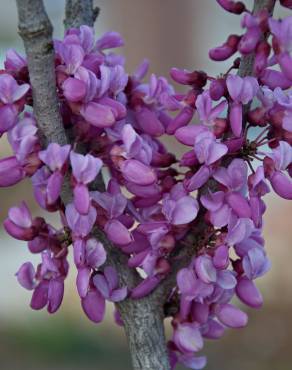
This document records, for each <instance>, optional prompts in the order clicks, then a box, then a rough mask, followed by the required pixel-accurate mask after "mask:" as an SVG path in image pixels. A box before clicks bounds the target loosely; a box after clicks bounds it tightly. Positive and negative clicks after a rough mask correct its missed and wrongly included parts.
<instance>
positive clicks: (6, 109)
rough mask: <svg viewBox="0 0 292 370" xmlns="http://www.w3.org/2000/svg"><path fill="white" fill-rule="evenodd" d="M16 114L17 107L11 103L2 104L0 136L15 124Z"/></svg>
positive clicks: (0, 108) (0, 110)
mask: <svg viewBox="0 0 292 370" xmlns="http://www.w3.org/2000/svg"><path fill="white" fill-rule="evenodd" d="M17 114H18V112H17V109H16V108H15V107H14V106H13V105H3V106H1V107H0V136H2V135H3V134H4V133H5V132H7V131H9V130H10V129H11V128H12V127H13V126H14V125H15V124H16V121H17Z"/></svg>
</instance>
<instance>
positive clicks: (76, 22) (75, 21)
mask: <svg viewBox="0 0 292 370" xmlns="http://www.w3.org/2000/svg"><path fill="white" fill-rule="evenodd" d="M98 13H99V8H97V7H94V6H93V0H67V1H66V7H65V19H64V26H65V28H66V29H67V28H72V27H80V26H82V25H83V24H86V25H87V26H90V27H93V25H94V22H95V20H96V18H97V16H98Z"/></svg>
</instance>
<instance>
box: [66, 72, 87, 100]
mask: <svg viewBox="0 0 292 370" xmlns="http://www.w3.org/2000/svg"><path fill="white" fill-rule="evenodd" d="M62 89H63V94H64V96H65V98H66V99H67V100H69V101H70V102H73V103H76V102H79V101H82V100H83V99H84V97H85V95H86V84H85V83H84V82H83V81H82V80H79V79H77V78H73V77H68V78H67V79H66V80H65V81H64V83H63V85H62Z"/></svg>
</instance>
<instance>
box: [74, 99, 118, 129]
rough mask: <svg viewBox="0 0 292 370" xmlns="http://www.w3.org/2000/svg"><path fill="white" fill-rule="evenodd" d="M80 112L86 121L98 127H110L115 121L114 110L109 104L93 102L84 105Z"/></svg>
mask: <svg viewBox="0 0 292 370" xmlns="http://www.w3.org/2000/svg"><path fill="white" fill-rule="evenodd" d="M80 114H81V115H82V116H83V117H84V119H85V120H86V121H87V122H89V123H90V124H92V125H93V126H95V127H99V128H105V127H110V126H112V125H113V124H114V123H115V121H116V118H115V115H114V112H113V110H112V109H111V108H110V107H109V106H107V105H103V104H99V103H95V102H90V103H88V104H86V105H84V106H83V107H82V109H81V111H80Z"/></svg>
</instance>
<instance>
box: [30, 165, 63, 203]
mask: <svg viewBox="0 0 292 370" xmlns="http://www.w3.org/2000/svg"><path fill="white" fill-rule="evenodd" d="M32 184H33V188H34V189H33V190H34V196H35V198H36V200H37V202H38V204H39V205H40V206H41V207H42V208H44V209H47V208H48V207H49V208H50V207H52V209H54V206H55V205H56V203H57V201H58V199H59V196H60V194H61V188H62V184H63V175H62V174H61V172H60V171H55V172H53V173H51V172H50V170H49V169H48V168H47V167H45V166H44V167H41V168H40V169H39V170H38V171H36V172H35V174H34V175H33V176H32Z"/></svg>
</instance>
